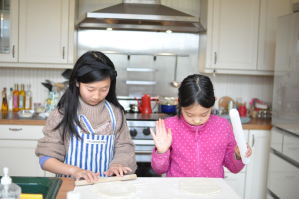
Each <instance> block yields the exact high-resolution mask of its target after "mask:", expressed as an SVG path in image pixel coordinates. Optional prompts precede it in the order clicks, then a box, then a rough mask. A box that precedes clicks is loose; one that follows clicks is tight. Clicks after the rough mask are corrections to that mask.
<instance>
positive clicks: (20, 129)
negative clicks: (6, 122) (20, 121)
mask: <svg viewBox="0 0 299 199" xmlns="http://www.w3.org/2000/svg"><path fill="white" fill-rule="evenodd" d="M9 130H10V131H22V128H19V129H13V128H9Z"/></svg>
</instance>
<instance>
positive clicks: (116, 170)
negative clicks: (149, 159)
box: [104, 164, 132, 177]
mask: <svg viewBox="0 0 299 199" xmlns="http://www.w3.org/2000/svg"><path fill="white" fill-rule="evenodd" d="M128 171H130V172H132V169H130V168H129V167H123V166H121V165H120V164H113V165H112V166H111V167H110V169H109V170H108V171H105V172H104V174H105V175H106V176H112V175H114V174H115V175H116V176H117V177H122V176H123V175H124V173H128Z"/></svg>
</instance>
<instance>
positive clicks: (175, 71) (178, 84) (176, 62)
mask: <svg viewBox="0 0 299 199" xmlns="http://www.w3.org/2000/svg"><path fill="white" fill-rule="evenodd" d="M177 67H178V56H177V55H176V56H175V66H174V80H173V81H172V82H171V83H170V84H171V86H173V87H175V88H177V87H179V86H180V85H181V83H179V82H177V81H176V73H177Z"/></svg>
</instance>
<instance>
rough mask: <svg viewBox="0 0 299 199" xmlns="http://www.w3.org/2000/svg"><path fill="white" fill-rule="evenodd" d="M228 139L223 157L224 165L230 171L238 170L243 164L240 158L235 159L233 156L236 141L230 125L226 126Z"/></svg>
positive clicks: (235, 171) (236, 171)
mask: <svg viewBox="0 0 299 199" xmlns="http://www.w3.org/2000/svg"><path fill="white" fill-rule="evenodd" d="M228 129H229V130H228V131H229V132H228V140H227V147H226V152H225V158H224V166H225V167H226V168H227V169H228V170H229V171H230V172H232V173H238V172H240V171H241V170H242V169H243V168H244V166H245V164H243V162H242V160H237V159H236V158H235V146H237V142H236V140H235V136H234V132H233V129H232V128H231V126H230V125H229V127H228Z"/></svg>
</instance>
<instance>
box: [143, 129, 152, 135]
mask: <svg viewBox="0 0 299 199" xmlns="http://www.w3.org/2000/svg"><path fill="white" fill-rule="evenodd" d="M143 134H144V135H149V134H151V131H150V129H149V128H148V127H146V128H144V129H143Z"/></svg>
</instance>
